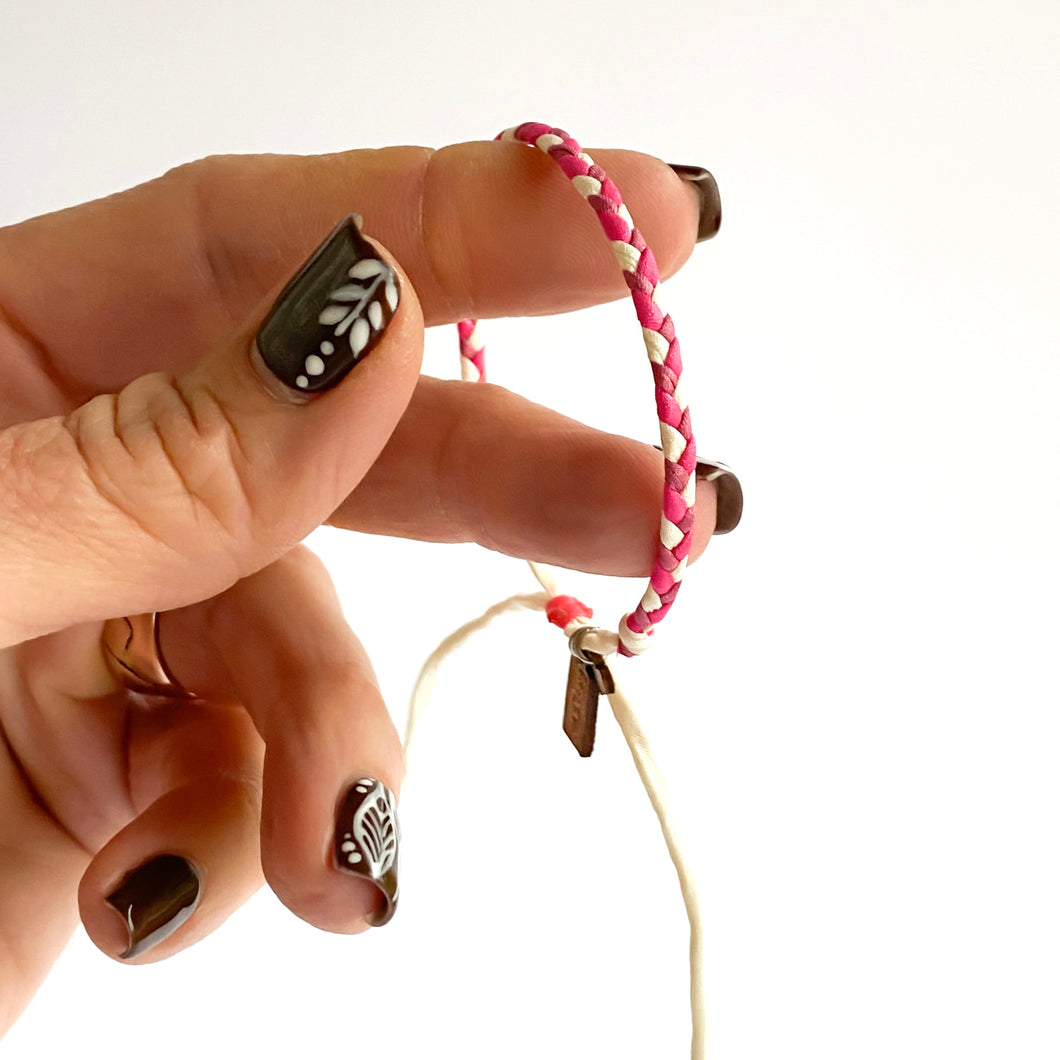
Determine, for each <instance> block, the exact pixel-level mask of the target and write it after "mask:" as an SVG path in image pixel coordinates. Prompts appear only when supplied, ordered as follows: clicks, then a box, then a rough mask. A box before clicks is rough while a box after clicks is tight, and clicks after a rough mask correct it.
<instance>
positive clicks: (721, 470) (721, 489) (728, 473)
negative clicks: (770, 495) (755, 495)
mask: <svg viewBox="0 0 1060 1060" xmlns="http://www.w3.org/2000/svg"><path fill="white" fill-rule="evenodd" d="M696 481H697V482H713V483H714V489H715V491H716V493H717V495H718V509H717V516H716V518H715V520H714V533H715V534H716V535H717V534H727V533H728V532H729V531H730V530H735V529H736V527H737V525H738V524H739V522H740V517H741V516H742V515H743V486H741V485H740V480H739V479H738V478H737V477H736V476H735V475H734V474H733V472H732V468H730V467H726V466H725V465H724V464H720V463H718V461H717V460H714V461H709V460H697V461H696Z"/></svg>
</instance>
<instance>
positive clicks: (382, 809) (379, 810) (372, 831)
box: [335, 777, 401, 927]
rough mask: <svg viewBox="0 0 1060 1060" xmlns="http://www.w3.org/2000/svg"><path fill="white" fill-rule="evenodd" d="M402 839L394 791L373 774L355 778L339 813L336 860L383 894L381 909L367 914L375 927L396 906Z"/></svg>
mask: <svg viewBox="0 0 1060 1060" xmlns="http://www.w3.org/2000/svg"><path fill="white" fill-rule="evenodd" d="M400 840H401V829H400V827H399V826H398V819H397V810H396V809H395V804H394V793H393V792H392V791H391V790H390V789H389V788H388V787H387V786H386V785H385V784H383V783H382V782H381V781H379V780H376V779H375V778H373V777H362V778H361V779H360V780H355V781H354V782H353V783H352V784H351V785H350V787H349V789H348V790H347V791H346V794H345V795H344V796H343V798H342V801H341V802H340V803H339V809H338V813H337V814H336V819H335V863H336V864H337V865H338V867H339V868H340V869H341V870H342V871H343V872H348V873H350V874H351V875H353V876H360V877H362V878H364V879H366V880H368V881H369V882H370V883H373V884H375V886H376V887H377V888H378V890H379V893H380V894H381V895H382V896H383V900H384V906H383V908H382V910H380V911H378V912H374V913H371V914H370V915H369V916H368V917H367V920H368V923H369V924H371V925H372V927H382V926H383V925H384V924H386V923H387V922H388V921H389V920H390V918H391V917H392V916H393V915H394V912H395V911H396V909H397V902H398V880H397V872H398V843H399V842H400Z"/></svg>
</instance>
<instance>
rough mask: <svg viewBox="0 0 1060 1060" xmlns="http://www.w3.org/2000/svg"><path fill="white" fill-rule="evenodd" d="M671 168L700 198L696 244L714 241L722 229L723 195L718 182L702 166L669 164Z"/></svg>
mask: <svg viewBox="0 0 1060 1060" xmlns="http://www.w3.org/2000/svg"><path fill="white" fill-rule="evenodd" d="M669 166H670V168H671V169H672V170H673V171H674V172H675V173H676V174H677V175H678V176H679V177H680V178H681V179H682V180H685V181H688V183H689V184H691V185H692V186H693V187H694V188H695V189H696V194H697V195H698V196H699V232H698V233H697V235H696V242H697V243H703V242H705V241H706V240H708V239H713V238H714V236H716V235H717V234H718V229H719V228H721V193H720V192H719V191H718V182H717V181H716V180H715V179H714V177H713V175H712V174H711V172H710V170H709V169H704V168H703V167H702V166H682V165H675V164H674V163H673V162H671V163H669Z"/></svg>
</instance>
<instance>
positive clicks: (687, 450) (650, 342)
mask: <svg viewBox="0 0 1060 1060" xmlns="http://www.w3.org/2000/svg"><path fill="white" fill-rule="evenodd" d="M497 139H498V140H517V141H519V142H521V143H524V144H528V145H530V146H533V147H537V148H538V149H539V150H541V151H543V152H544V153H545V154H547V155H548V156H549V157H550V158H552V159H553V160H554V161H555V162H556V163H557V164H558V165H559V167H560V168H561V169H562V170H563V172H564V173H565V174H566V175H567V176H568V177H569V178H570V180H571V183H572V184H573V185H574V186H575V188H577V190H578V191H579V192H580V193H581V194H582V196H583V197H584V198H585V199H586V201H587V202H588V203H589V205H590V206H591V207H592V208H593V209H594V210H595V211H596V216H597V217H598V218H599V220H600V224H601V226H602V227H603V229H604V232H605V234H606V235H607V237H608V239H609V240H610V241H611V247H612V250H613V251H614V254H615V259H616V260H617V262H618V265H619V267H620V268H621V270H622V275H623V278H624V279H625V281H626V285H627V287H629V290H630V295H631V296H632V298H633V304H634V306H635V307H636V311H637V319H638V320H639V321H640V325H641V333H642V335H643V337H644V345H645V347H646V348H647V351H648V360H649V361H650V362H651V367H652V375H653V377H654V380H655V406H656V410H657V412H658V417H659V431H660V435H661V441H662V446H661V449H662V453H663V456H664V458H665V477H664V486H663V504H662V522H661V527H660V532H659V546H658V549H657V551H656V555H655V563H654V566H653V569H652V573H651V579H650V582H649V585H648V588H647V589H646V590H645V591H644V595H643V596H642V597H641V600H640V603H639V604H638V605H637V607H636V609H635V610H634V611H632V612H630V613H629V614H625V615H623V616H622V618H621V620H620V621H619V622H618V632H617V633H615V632H610V631H608V630H603V629H600V628H598V627H596V626H593V625H592V624H591V622H590V619H591V618H592V610H591V609H590V608H589V607H587V606H586V605H585V604H583V603H582V602H581V601H580V600H577V599H575V598H574V597H573V596H568V595H564V594H562V593H561V592H560V590H559V588H558V586H557V584H556V582H555V580H554V579H553V576H552V574H551V573H550V572H549V570H548V569H547V568H546V567H544V566H543V565H541V564H537V563H531V564H530V567H531V570H532V571H533V573H534V575H535V577H536V578H537V580H538V581H539V582H540V584H541V587H542V589H543V590H544V591H543V592H541V593H537V594H518V595H515V596H511V597H509V598H508V599H506V600H503V601H501V602H500V603H498V604H495V605H494V606H493V607H491V608H489V609H488V610H487V611H486V612H485V613H484V614H482V615H481V616H480V617H479V618H477V619H474V620H472V621H471V622H468V623H466V624H465V625H464V626H462V627H461V628H460V629H458V630H456V631H455V632H454V633H452V634H451V635H450V636H449V637H447V638H446V639H445V640H444V641H443V642H442V643H441V644H440V645H439V647H438V648H437V649H436V650H435V651H434V652H433V653H432V655H431V656H430V657H429V658H428V659H427V661H426V662H425V663H424V666H423V668H422V669H421V671H420V674H419V677H418V678H417V680H416V684H415V686H414V688H413V693H412V698H411V702H410V704H409V715H408V720H407V724H406V730H405V752H406V762H407V756H408V753H409V750H410V747H411V743H412V736H413V732H414V731H415V730H416V728H417V725H418V718H419V716H420V714H421V712H422V710H423V708H424V705H425V703H426V702H427V700H428V699H429V698H430V695H431V693H432V691H433V687H434V684H435V681H436V679H437V674H438V670H439V667H440V665H441V663H442V661H443V660H444V659H445V658H446V657H447V656H449V655H450V654H451V653H452V652H453V651H455V650H456V649H457V648H458V647H459V646H461V645H462V644H463V643H464V642H465V641H467V640H468V639H469V638H470V637H471V636H472V635H473V634H474V633H476V632H478V631H479V630H481V629H483V628H485V627H486V626H487V625H489V624H490V623H491V622H492V621H493V620H494V619H495V618H497V617H499V616H500V615H502V614H504V613H506V612H510V611H515V610H520V609H535V610H543V611H544V612H545V614H546V616H547V618H548V619H549V621H550V622H552V623H553V624H554V625H557V626H559V627H560V628H561V629H562V630H563V632H564V633H565V634H566V636H567V638H568V643H569V647H570V655H571V659H570V664H569V670H568V677H567V694H566V700H565V704H564V718H563V728H564V731H565V732H566V734H567V736H568V737H569V738H570V740H571V742H572V743H573V744H574V746H575V747H576V748H577V749H578V752H579V753H580V754H581V755H583V756H588V755H589V754H590V753H591V752H592V748H593V742H594V737H595V729H596V710H597V701H598V698H599V696H600V695H601V694H604V693H606V694H607V695H608V698H609V701H610V706H611V709H612V711H613V713H614V715H615V719H616V720H617V722H618V724H619V727H620V729H621V730H622V734H623V737H624V738H625V741H626V744H627V746H628V747H629V750H630V753H631V754H632V756H633V760H634V763H635V765H636V767H637V772H638V774H639V776H640V779H641V781H642V782H643V784H644V788H645V791H646V792H647V794H648V797H649V799H650V801H651V804H652V808H653V810H654V811H655V814H656V816H657V817H658V820H659V824H660V827H661V829H662V833H663V837H664V840H665V842H666V846H667V850H668V852H669V854H670V858H671V860H672V861H673V864H674V868H675V869H676V871H677V876H678V881H679V883H680V886H681V895H682V898H683V900H684V904H685V910H686V913H687V915H688V922H689V932H690V934H689V964H690V972H691V982H690V986H691V990H690V999H691V1003H692V1042H691V1046H692V1051H691V1055H692V1058H693V1060H702V1057H703V1056H704V1050H705V1030H704V1024H705V1007H704V1002H703V970H702V936H703V930H702V922H701V918H700V914H699V904H698V900H697V897H696V890H695V885H694V883H693V881H692V876H691V873H690V871H689V867H688V863H687V859H686V858H685V856H684V854H683V852H682V850H681V845H680V843H679V842H678V839H677V829H676V827H675V825H674V821H673V813H672V809H671V807H670V805H669V803H668V800H667V797H666V794H665V784H664V783H663V780H662V775H661V773H660V771H659V769H658V766H657V765H656V763H655V759H654V755H653V753H652V751H651V747H650V745H649V743H648V740H647V737H646V736H645V734H644V731H643V729H642V728H641V727H640V724H639V722H638V721H637V718H636V715H635V714H634V712H633V708H632V705H631V704H630V703H629V701H628V700H627V699H626V698H625V696H623V695H622V693H621V692H620V691H619V690H618V689H617V688H616V687H615V682H614V678H613V676H612V674H611V671H610V669H609V667H608V665H607V657H608V656H610V655H613V654H615V653H617V654H619V655H626V656H632V655H640V654H642V653H643V652H645V651H646V650H647V649H648V647H649V646H650V645H651V642H652V637H653V634H654V631H655V627H656V626H657V625H658V623H659V622H660V621H662V619H663V618H664V617H665V615H666V613H667V612H668V611H669V610H670V607H671V605H672V604H673V601H674V598H675V597H676V596H677V591H678V589H679V588H680V587H681V581H682V578H683V577H684V573H685V566H686V564H687V562H688V553H689V550H690V549H691V546H692V531H693V528H694V526H695V499H696V480H697V477H698V476H697V471H699V472H702V471H703V470H704V462H699V465H698V467H697V460H696V443H695V438H694V437H693V435H692V423H691V417H690V415H689V412H688V406H687V405H686V403H685V401H684V398H683V397H682V395H681V388H680V382H681V367H682V366H681V348H680V345H679V343H678V341H677V337H676V335H675V333H674V325H673V321H672V320H671V319H670V317H669V315H667V314H665V313H664V312H663V311H662V309H661V308H660V307H659V303H658V300H657V294H658V290H659V270H658V266H657V265H656V263H655V256H654V254H653V253H652V251H651V248H650V247H649V246H648V245H647V243H646V242H645V240H644V237H643V235H641V233H640V232H639V231H638V229H637V228H636V227H635V225H634V224H633V218H632V217H630V215H629V211H628V210H627V209H626V207H625V205H624V204H623V202H622V196H621V194H620V193H619V191H618V188H616V187H615V185H614V183H613V182H612V181H611V180H610V178H609V177H608V176H607V174H606V173H605V172H604V170H603V169H602V167H600V166H599V165H597V164H596V163H595V162H594V161H593V159H592V158H590V157H589V155H588V154H586V152H584V151H583V150H582V149H581V147H580V145H579V144H578V142H577V141H576V140H574V139H573V138H572V137H571V136H570V135H568V134H567V133H566V132H564V131H563V130H561V129H555V128H552V127H551V126H549V125H543V124H540V123H536V122H527V123H525V124H523V125H518V126H516V127H515V128H513V129H508V130H506V131H505V132H503V133H501V134H500V136H498V137H497ZM711 234H713V233H711ZM457 328H458V332H459V336H460V366H461V368H460V374H461V378H462V379H464V380H466V381H470V382H481V381H483V380H485V377H486V370H485V347H484V345H483V342H482V339H481V336H480V334H479V329H478V322H477V321H475V320H462V321H460V322H459V324H458V325H457ZM706 470H707V471H708V473H707V474H706V475H705V476H704V477H706V478H707V480H708V481H710V480H717V479H720V478H721V476H731V473H730V472H729V470H728V468H726V467H725V466H724V465H719V464H708V465H706ZM719 485H720V483H719ZM719 493H720V490H719ZM727 493H728V497H727V498H726V505H725V507H726V509H727V510H726V516H725V525H724V526H723V527H722V526H719V527H718V530H719V531H720V532H725V531H727V530H731V529H732V528H733V527H734V526H735V525H736V523H737V522H738V520H739V512H740V508H741V507H742V492H741V490H740V487H739V483H738V482H737V481H736V479H735V477H731V482H730V483H729V488H728V490H727Z"/></svg>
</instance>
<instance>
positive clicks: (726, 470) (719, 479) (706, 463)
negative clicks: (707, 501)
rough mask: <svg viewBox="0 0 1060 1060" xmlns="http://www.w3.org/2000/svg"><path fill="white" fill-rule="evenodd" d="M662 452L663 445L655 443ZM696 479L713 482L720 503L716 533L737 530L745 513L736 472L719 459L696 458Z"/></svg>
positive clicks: (654, 447)
mask: <svg viewBox="0 0 1060 1060" xmlns="http://www.w3.org/2000/svg"><path fill="white" fill-rule="evenodd" d="M652 448H653V449H657V450H658V451H659V452H660V453H661V452H662V451H663V448H662V446H661V445H653V446H652ZM696 481H697V482H713V483H714V492H715V494H716V495H717V498H718V503H717V510H716V513H715V517H714V534H715V535H717V534H727V533H728V532H729V531H730V530H735V529H736V527H737V525H738V524H739V522H740V516H742V515H743V486H741V485H740V480H739V479H738V478H737V477H736V474H735V472H734V471H733V470H732V468H731V467H729V466H728V465H727V464H723V463H721V462H720V461H718V460H696Z"/></svg>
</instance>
